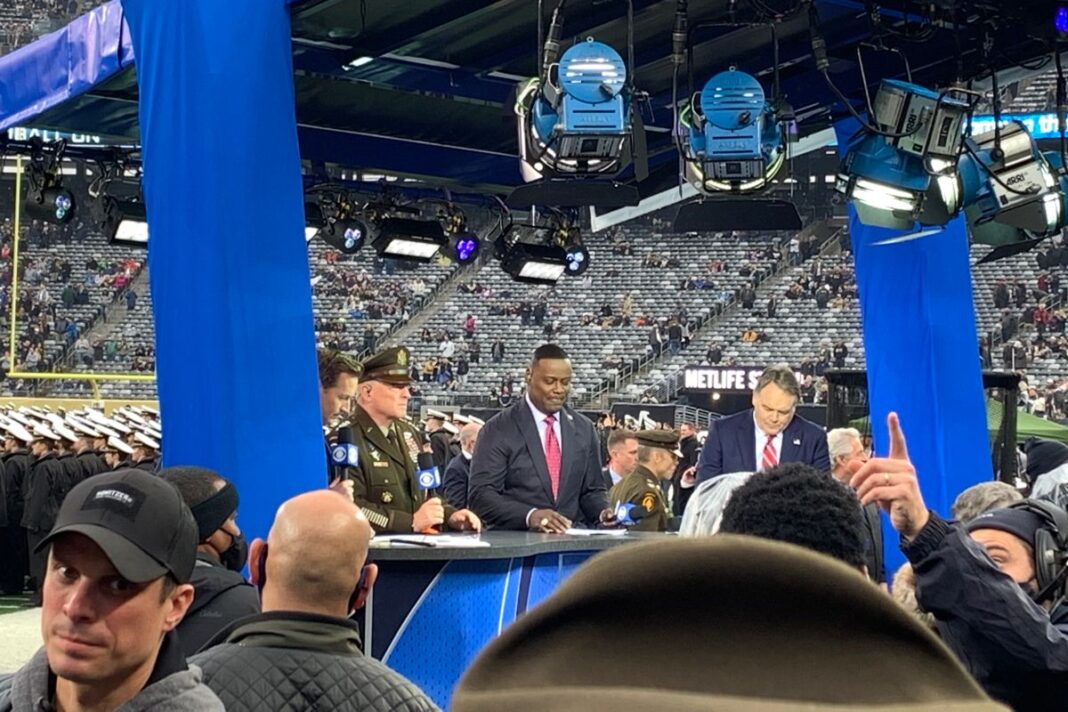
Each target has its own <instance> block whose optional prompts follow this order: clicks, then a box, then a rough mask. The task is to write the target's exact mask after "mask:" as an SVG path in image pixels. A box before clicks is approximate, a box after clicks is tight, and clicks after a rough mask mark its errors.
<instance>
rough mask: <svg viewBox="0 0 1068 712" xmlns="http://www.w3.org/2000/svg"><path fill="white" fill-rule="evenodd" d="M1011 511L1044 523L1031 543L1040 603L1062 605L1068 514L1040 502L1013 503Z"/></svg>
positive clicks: (1067, 567)
mask: <svg viewBox="0 0 1068 712" xmlns="http://www.w3.org/2000/svg"><path fill="white" fill-rule="evenodd" d="M1008 509H1022V510H1024V511H1027V512H1030V513H1032V514H1034V515H1035V516H1036V517H1038V518H1039V519H1041V520H1042V527H1040V528H1039V529H1038V531H1036V532H1035V540H1034V541H1033V542H1031V546H1032V547H1033V549H1034V557H1035V558H1034V564H1035V579H1036V581H1037V582H1038V592H1037V593H1036V594H1035V595H1034V600H1035V601H1036V602H1037V603H1041V602H1042V601H1046V600H1050V601H1054V602H1055V603H1059V602H1060V601H1061V599H1062V598H1064V587H1065V586H1064V584H1065V578H1066V577H1068V513H1066V512H1065V511H1064V510H1063V509H1061V508H1060V507H1058V506H1057V505H1055V504H1053V503H1052V502H1046V501H1043V500H1040V499H1025V500H1023V501H1020V502H1013V503H1012V504H1010V505H1009V506H1008Z"/></svg>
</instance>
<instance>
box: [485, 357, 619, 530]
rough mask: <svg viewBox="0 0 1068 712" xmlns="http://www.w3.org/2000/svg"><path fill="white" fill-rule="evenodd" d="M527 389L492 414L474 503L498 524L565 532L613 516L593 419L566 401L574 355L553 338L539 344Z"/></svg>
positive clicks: (489, 521)
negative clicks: (505, 406)
mask: <svg viewBox="0 0 1068 712" xmlns="http://www.w3.org/2000/svg"><path fill="white" fill-rule="evenodd" d="M526 386H527V392H526V396H525V397H524V398H522V399H520V400H519V401H518V402H517V403H515V404H514V405H512V406H510V407H509V408H507V409H505V410H503V411H501V412H500V413H498V414H497V415H495V416H493V417H492V418H491V419H490V420H489V422H487V423H486V425H485V427H484V428H483V429H482V433H481V435H480V436H479V443H478V449H477V450H476V451H475V456H474V458H473V459H472V461H471V486H470V497H469V504H470V506H471V508H472V509H473V510H474V511H475V512H476V513H477V514H478V515H479V516H480V517H482V519H483V521H485V523H486V525H487V526H488V527H491V528H494V529H530V530H533V531H540V532H550V533H557V534H562V533H563V532H564V531H566V530H567V529H568V527H570V526H572V524H573V523H574V524H576V525H578V526H596V525H597V524H599V523H610V522H611V521H612V519H613V518H612V516H611V512H610V511H609V510H608V492H607V491H606V490H605V486H604V479H603V478H602V476H601V463H600V462H599V458H598V455H597V453H598V450H599V448H598V440H597V434H596V432H594V429H593V423H591V422H590V421H589V419H587V418H585V417H584V416H582V415H580V414H579V413H577V412H575V411H573V410H571V409H569V408H565V407H564V404H565V403H566V402H567V396H568V394H569V393H570V391H571V361H570V359H569V358H568V356H567V353H566V352H565V351H564V350H563V349H562V348H560V347H559V346H557V345H556V344H543V345H542V346H539V347H538V348H537V350H536V351H534V359H533V360H532V361H531V364H530V366H529V367H528V368H527V373H526Z"/></svg>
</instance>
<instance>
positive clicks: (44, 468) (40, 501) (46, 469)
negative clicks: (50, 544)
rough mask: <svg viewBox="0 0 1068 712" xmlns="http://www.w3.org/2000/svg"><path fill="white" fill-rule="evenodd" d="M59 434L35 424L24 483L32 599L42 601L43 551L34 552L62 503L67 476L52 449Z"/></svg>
mask: <svg viewBox="0 0 1068 712" xmlns="http://www.w3.org/2000/svg"><path fill="white" fill-rule="evenodd" d="M58 441H59V436H58V435H56V434H55V433H54V432H52V430H51V429H50V428H48V427H47V426H45V425H35V426H34V428H33V442H32V443H30V451H31V452H32V453H33V455H34V457H35V458H36V459H35V460H34V463H33V467H32V468H31V469H30V474H29V476H28V477H27V478H26V480H25V483H24V484H26V488H25V492H26V496H25V506H26V509H25V511H24V512H23V515H22V526H23V527H25V528H26V549H27V554H28V556H29V559H30V576H32V577H33V580H34V585H35V591H36V593H35V594H34V599H33V603H34V604H35V605H40V603H41V584H42V582H43V581H44V571H45V561H46V559H47V556H48V553H47V552H46V551H40V552H35V551H34V549H35V548H36V547H37V544H38V543H39V542H40V541H41V540H42V539H44V538H45V537H46V536H48V532H50V531H51V530H52V525H53V524H55V523H56V514H57V513H58V512H59V505H60V504H61V503H62V501H63V500H62V499H61V498H60V491H61V488H62V486H63V482H64V480H65V478H66V472H65V470H64V468H63V466H62V465H61V464H60V463H59V460H57V459H56V455H55V452H54V451H53V450H54V448H55V446H56V443H57V442H58Z"/></svg>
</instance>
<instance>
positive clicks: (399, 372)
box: [363, 346, 412, 386]
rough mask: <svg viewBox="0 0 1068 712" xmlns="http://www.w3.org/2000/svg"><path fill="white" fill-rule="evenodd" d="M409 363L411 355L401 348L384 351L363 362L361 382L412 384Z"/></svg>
mask: <svg viewBox="0 0 1068 712" xmlns="http://www.w3.org/2000/svg"><path fill="white" fill-rule="evenodd" d="M411 363H412V361H411V354H410V353H409V352H408V349H406V348H404V347H403V346H398V347H396V348H392V349H386V350H385V351H381V352H379V353H377V354H375V355H374V356H371V357H370V358H368V359H367V360H366V361H364V362H363V380H364V381H382V382H383V383H392V384H394V385H400V386H407V385H408V384H409V383H411V382H412V377H411V374H410V373H409V372H408V369H409V368H411Z"/></svg>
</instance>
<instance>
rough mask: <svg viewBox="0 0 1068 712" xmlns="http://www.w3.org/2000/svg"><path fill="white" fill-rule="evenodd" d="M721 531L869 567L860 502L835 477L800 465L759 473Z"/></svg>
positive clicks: (734, 500) (732, 505) (726, 514)
mask: <svg viewBox="0 0 1068 712" xmlns="http://www.w3.org/2000/svg"><path fill="white" fill-rule="evenodd" d="M719 530H720V531H721V532H728V533H732V534H748V535H750V536H758V537H762V538H764V539H774V540H776V541H785V542H787V543H790V544H796V545H798V546H803V547H805V548H806V549H812V550H813V551H817V552H819V553H821V554H826V555H827V556H831V557H833V558H835V559H838V560H839V561H844V562H845V563H847V564H849V565H850V566H853V567H856V568H860V567H862V566H864V565H865V555H864V554H865V551H864V547H865V544H864V534H863V532H864V524H863V519H862V514H861V508H860V502H859V500H857V496H856V495H855V494H854V493H853V490H851V489H849V488H848V487H846V486H845V485H843V484H842V483H840V482H839V481H838V480H836V479H834V478H833V477H831V476H830V475H826V474H823V473H821V472H819V471H818V470H816V469H815V468H813V467H810V466H809V465H804V464H801V463H798V462H790V463H786V464H782V465H778V466H777V467H773V468H771V469H770V470H767V471H766V472H762V473H757V474H756V475H754V476H753V477H750V478H749V480H748V481H747V482H746V483H745V484H743V485H742V486H741V487H739V488H738V489H736V490H734V494H733V495H732V496H731V499H730V502H728V503H727V507H726V508H725V509H724V510H723V522H722V524H721V525H720V529H719Z"/></svg>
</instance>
